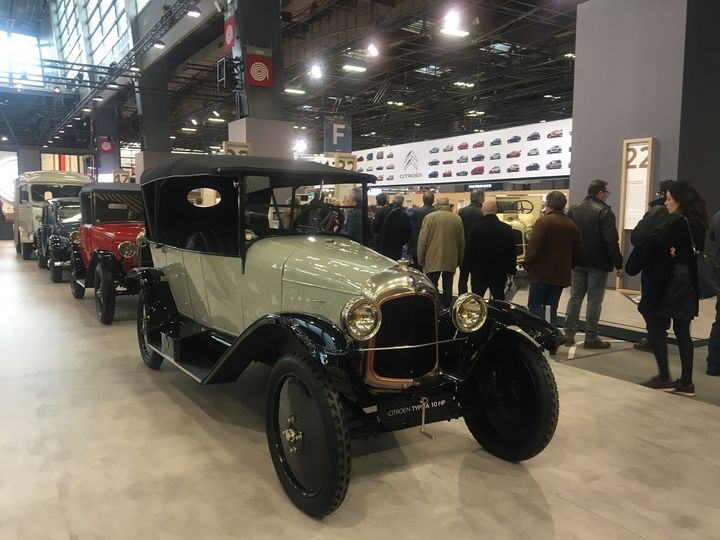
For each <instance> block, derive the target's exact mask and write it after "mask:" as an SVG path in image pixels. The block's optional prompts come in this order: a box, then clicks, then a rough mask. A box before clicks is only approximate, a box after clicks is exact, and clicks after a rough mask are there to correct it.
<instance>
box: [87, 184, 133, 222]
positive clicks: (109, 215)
mask: <svg viewBox="0 0 720 540" xmlns="http://www.w3.org/2000/svg"><path fill="white" fill-rule="evenodd" d="M94 196H95V197H94V199H95V213H94V215H95V223H109V222H123V221H143V220H144V219H145V218H144V215H143V202H142V197H141V196H140V193H113V192H103V191H96V192H95V193H94Z"/></svg>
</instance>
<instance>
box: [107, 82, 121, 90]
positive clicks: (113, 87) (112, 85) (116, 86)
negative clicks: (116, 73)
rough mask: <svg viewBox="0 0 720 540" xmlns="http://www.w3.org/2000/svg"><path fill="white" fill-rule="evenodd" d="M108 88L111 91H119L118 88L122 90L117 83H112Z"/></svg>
mask: <svg viewBox="0 0 720 540" xmlns="http://www.w3.org/2000/svg"><path fill="white" fill-rule="evenodd" d="M107 87H108V88H109V89H110V90H117V89H118V88H120V85H119V84H117V83H110V84H108V85H107Z"/></svg>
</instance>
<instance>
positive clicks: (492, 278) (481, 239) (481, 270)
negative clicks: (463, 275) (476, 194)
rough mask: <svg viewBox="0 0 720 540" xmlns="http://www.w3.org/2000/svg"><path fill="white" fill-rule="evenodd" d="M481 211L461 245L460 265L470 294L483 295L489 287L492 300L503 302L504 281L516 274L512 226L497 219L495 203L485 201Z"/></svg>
mask: <svg viewBox="0 0 720 540" xmlns="http://www.w3.org/2000/svg"><path fill="white" fill-rule="evenodd" d="M482 212H483V216H482V217H481V218H480V219H479V220H478V221H477V223H475V225H474V226H473V228H472V231H470V235H469V237H468V243H467V244H466V245H465V258H464V259H463V266H464V267H465V269H466V271H469V272H470V276H471V279H470V281H471V284H472V292H474V293H475V294H477V295H480V296H485V291H487V289H488V288H490V294H491V295H492V297H493V298H494V299H495V300H505V282H506V281H507V278H508V276H509V275H514V274H515V272H516V271H517V252H516V251H515V239H514V238H513V232H512V227H510V225H508V224H507V223H503V222H502V221H500V220H499V219H498V217H497V212H498V207H497V202H495V200H493V199H487V200H486V201H485V202H484V203H483V205H482Z"/></svg>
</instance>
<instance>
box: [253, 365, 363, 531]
mask: <svg viewBox="0 0 720 540" xmlns="http://www.w3.org/2000/svg"><path fill="white" fill-rule="evenodd" d="M265 432H266V434H267V441H268V447H269V449H270V456H271V457H272V462H273V465H274V466H275V472H276V473H277V475H278V478H279V479H280V483H281V484H282V487H283V489H284V490H285V493H287V495H288V497H290V500H291V501H292V502H293V503H294V504H295V506H297V507H298V508H299V509H300V510H302V511H303V512H305V513H306V514H308V515H310V516H312V517H315V518H322V517H323V516H325V515H327V514H330V513H331V512H333V511H334V510H336V509H337V508H338V506H340V504H341V503H342V501H343V499H344V498H345V495H346V493H347V490H348V485H349V484H350V437H349V435H348V430H347V425H346V420H345V415H344V412H343V409H342V404H341V402H340V397H339V395H338V393H337V391H336V390H335V389H334V388H333V387H332V385H331V384H330V380H329V378H328V376H327V374H326V373H325V371H324V370H323V368H322V366H320V365H319V364H317V363H316V362H314V361H313V360H312V359H311V358H310V357H308V356H307V355H304V354H286V355H284V356H282V357H281V358H280V359H279V360H278V361H277V363H276V364H275V366H274V367H273V370H272V372H271V374H270V379H269V381H268V391H267V395H266V409H265Z"/></svg>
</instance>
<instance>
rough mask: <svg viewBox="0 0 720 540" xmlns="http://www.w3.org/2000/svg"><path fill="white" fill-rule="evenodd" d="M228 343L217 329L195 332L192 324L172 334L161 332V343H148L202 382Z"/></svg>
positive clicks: (223, 352)
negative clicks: (215, 330)
mask: <svg viewBox="0 0 720 540" xmlns="http://www.w3.org/2000/svg"><path fill="white" fill-rule="evenodd" d="M183 330H184V331H183ZM231 345H232V343H231V342H230V341H228V340H227V339H226V338H225V337H224V336H220V335H218V334H217V333H216V332H211V331H210V330H202V331H200V332H197V329H196V327H194V325H187V326H182V327H180V329H179V331H177V332H175V333H174V335H173V333H170V332H160V343H153V342H150V343H148V346H149V348H150V349H152V350H153V351H154V352H156V353H157V354H159V355H160V356H162V357H163V358H164V359H165V360H167V361H169V362H170V363H172V364H174V365H175V366H177V367H178V368H179V369H180V370H181V371H183V372H185V373H186V374H187V375H190V377H192V378H193V379H195V380H196V381H197V382H199V383H203V381H204V380H205V378H206V377H207V376H208V374H209V373H210V372H211V371H212V369H213V367H215V365H216V364H217V363H218V361H220V359H221V358H223V356H224V355H225V353H226V352H227V350H228V349H229V348H230V346H231Z"/></svg>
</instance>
